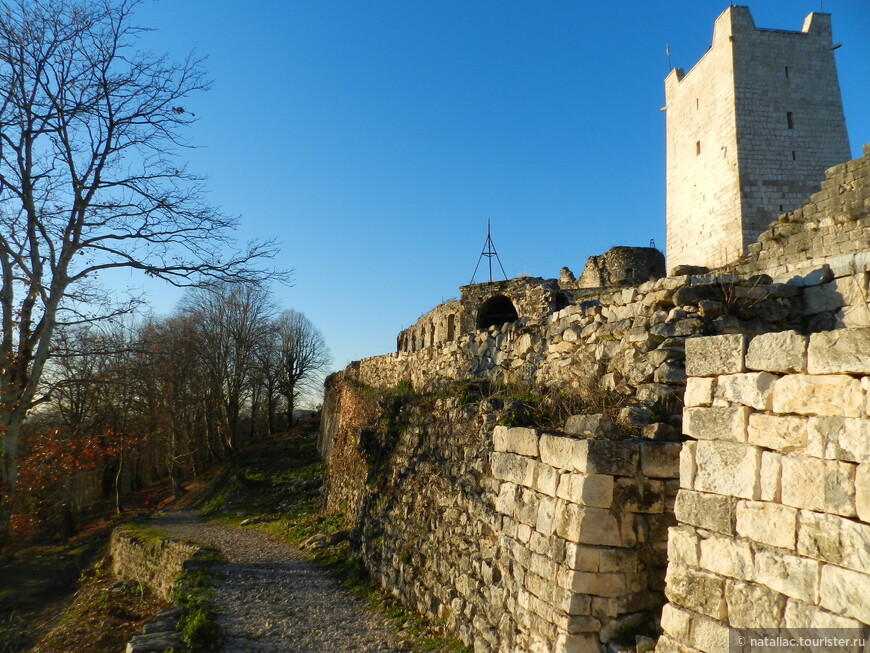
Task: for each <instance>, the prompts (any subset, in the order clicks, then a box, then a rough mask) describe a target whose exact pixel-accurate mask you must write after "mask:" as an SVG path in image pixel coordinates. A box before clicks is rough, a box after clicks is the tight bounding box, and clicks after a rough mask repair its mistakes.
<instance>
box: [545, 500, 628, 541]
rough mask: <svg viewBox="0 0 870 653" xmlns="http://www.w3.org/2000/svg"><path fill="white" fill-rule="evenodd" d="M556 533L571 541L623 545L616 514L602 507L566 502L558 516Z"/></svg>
mask: <svg viewBox="0 0 870 653" xmlns="http://www.w3.org/2000/svg"><path fill="white" fill-rule="evenodd" d="M556 533H557V534H558V535H560V536H562V537H564V538H565V539H566V540H569V541H570V542H581V543H583V544H599V545H604V546H623V542H622V534H621V532H620V526H619V522H618V521H617V519H616V515H615V514H614V513H613V512H612V511H610V510H604V509H602V508H584V507H580V506H577V505H575V504H573V503H566V504H564V505H563V506H561V511H560V513H559V514H558V515H557V516H556Z"/></svg>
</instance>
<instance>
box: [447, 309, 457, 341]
mask: <svg viewBox="0 0 870 653" xmlns="http://www.w3.org/2000/svg"><path fill="white" fill-rule="evenodd" d="M455 336H456V316H455V315H448V316H447V339H448V340H453V338H454V337H455Z"/></svg>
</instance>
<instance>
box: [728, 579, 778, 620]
mask: <svg viewBox="0 0 870 653" xmlns="http://www.w3.org/2000/svg"><path fill="white" fill-rule="evenodd" d="M786 600H787V599H786V597H785V596H784V595H782V594H780V593H778V592H774V591H773V590H770V589H768V588H766V587H763V586H761V585H755V584H753V583H744V582H741V581H737V580H729V581H728V582H727V583H726V584H725V601H726V603H727V604H728V622H729V624H730V625H731V627H732V628H762V627H763V628H771V629H772V628H779V627H780V626H782V625H783V624H784V622H785V607H786Z"/></svg>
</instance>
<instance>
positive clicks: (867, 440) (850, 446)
mask: <svg viewBox="0 0 870 653" xmlns="http://www.w3.org/2000/svg"><path fill="white" fill-rule="evenodd" d="M807 453H808V454H810V455H812V456H816V457H819V458H830V459H835V460H848V461H852V462H859V463H860V462H870V419H866V418H863V417H811V418H810V419H809V421H808V424H807Z"/></svg>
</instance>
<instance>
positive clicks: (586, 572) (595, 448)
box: [321, 147, 870, 653]
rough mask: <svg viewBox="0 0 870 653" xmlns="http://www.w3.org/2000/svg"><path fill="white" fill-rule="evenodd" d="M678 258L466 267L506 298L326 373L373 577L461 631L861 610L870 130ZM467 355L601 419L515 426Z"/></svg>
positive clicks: (508, 638) (695, 639)
mask: <svg viewBox="0 0 870 653" xmlns="http://www.w3.org/2000/svg"><path fill="white" fill-rule="evenodd" d="M680 272H683V274H679V275H677V276H671V277H665V278H660V279H656V280H651V281H645V282H644V283H641V284H639V285H637V286H634V287H629V288H620V289H614V288H591V289H590V288H586V289H582V294H579V292H578V294H577V295H574V294H569V293H568V292H566V287H563V285H560V283H561V284H565V282H566V281H567V282H568V283H577V282H576V281H573V282H572V281H570V280H565V279H562V280H552V281H547V280H512V281H511V282H502V283H501V284H478V285H477V286H474V287H471V289H472V290H473V291H474V293H476V294H474V295H473V296H474V297H476V298H477V300H478V301H481V304H479V305H478V308H479V307H480V306H482V305H483V304H484V303H485V302H486V301H487V300H488V299H489V298H491V297H493V296H504V297H507V298H508V299H510V300H511V303H512V304H513V305H514V306H519V307H520V309H519V310H518V311H517V318H516V319H515V320H513V321H512V322H508V323H506V324H492V325H489V326H487V327H485V328H480V329H472V330H469V331H459V330H458V329H459V326H458V325H459V324H467V323H468V322H464V323H463V322H461V321H457V322H455V323H454V325H455V326H456V328H457V331H456V332H455V333H454V337H453V338H452V339H451V340H445V341H439V340H438V339H437V338H435V339H434V341H432V342H428V343H427V344H426V345H425V346H423V347H421V348H418V349H416V350H412V351H405V350H403V351H399V352H397V353H393V354H389V355H386V356H380V357H376V358H370V359H365V360H362V361H358V362H355V363H353V364H351V365H350V366H349V367H348V368H347V369H346V370H345V371H343V372H341V373H339V374H337V375H333V376H332V377H331V378H330V379H329V381H328V384H327V392H326V397H325V401H324V420H323V431H322V434H321V449H322V451H324V452H325V453H326V454H327V455H328V460H329V470H328V478H327V505H328V507H329V509H331V510H336V511H343V512H344V513H345V516H346V519H347V520H348V522H349V523H350V524H351V525H352V527H353V528H354V530H353V537H352V541H353V544H354V546H356V547H358V548H359V551H360V552H361V555H362V558H363V560H364V561H365V563H366V565H367V567H368V568H369V569H370V571H371V572H372V574H373V575H374V577H375V578H377V579H378V580H379V581H380V582H381V584H382V585H383V586H384V587H385V588H387V589H389V590H391V591H393V592H394V593H395V594H396V595H398V596H400V597H402V598H403V599H404V600H406V601H407V602H409V603H410V604H412V605H414V606H415V607H416V608H418V609H419V610H420V611H421V612H423V613H424V614H427V615H430V616H433V617H437V618H440V619H442V620H443V621H444V622H445V624H446V626H447V628H448V630H449V631H450V632H453V633H455V634H458V635H459V636H461V637H462V639H463V640H464V641H465V642H466V643H468V644H469V645H471V646H472V647H473V649H474V650H475V651H481V652H483V651H535V652H544V651H559V652H568V651H599V650H604V649H605V645H607V644H609V643H620V644H626V645H627V644H634V642H635V640H634V638H635V637H636V636H638V635H643V634H648V635H657V634H659V633H660V632H663V635H662V637H661V638H660V639H659V643H658V650H661V651H705V652H709V653H712V652H714V651H724V650H728V637H729V636H733V635H731V633H732V632H735V631H736V630H737V629H743V628H748V627H754V628H769V629H773V630H772V632H775V633H783V634H788V633H790V632H794V631H793V630H792V629H796V628H809V627H856V628H861V627H864V628H866V627H867V626H868V624H870V605H868V603H867V601H868V599H867V597H868V596H870V562H868V560H870V521H868V520H870V514H868V512H870V508H868V506H870V483H868V478H870V471H868V470H870V329H867V328H866V326H867V324H868V323H870V304H868V277H870V149H868V148H867V147H865V155H864V157H862V158H861V159H857V160H855V161H851V162H848V163H846V164H843V165H840V166H835V167H834V168H831V169H829V170H828V172H827V178H826V180H825V182H824V183H823V185H822V190H821V191H820V192H819V193H817V194H815V195H813V197H812V198H811V200H810V202H809V203H807V204H806V205H804V206H803V207H802V208H801V209H798V210H797V211H795V212H792V213H787V214H784V215H783V216H782V217H781V218H780V219H779V220H778V221H777V222H775V223H774V224H773V225H771V227H770V229H769V230H768V231H767V232H765V233H764V234H762V236H761V238H760V240H759V242H758V243H757V244H756V245H753V246H751V247H750V251H749V254H748V255H746V256H745V257H742V258H741V260H739V261H738V262H736V263H735V264H733V265H732V266H730V267H729V268H724V269H719V270H714V271H708V270H705V269H702V268H694V269H693V268H684V269H683V270H680ZM564 276H567V275H563V277H564ZM523 284H527V286H529V289H528V291H527V294H526V295H525V296H526V297H528V298H535V297H537V299H529V301H528V304H525V303H524V301H525V300H523V299H521V298H519V297H520V296H519V295H517V298H516V300H515V301H514V296H513V294H512V293H514V292H515V290H516V289H517V288H519V287H521V286H522V285H523ZM463 290H464V291H465V290H466V289H463ZM567 290H568V291H570V290H572V288H570V287H568V288H567ZM578 291H579V289H578ZM559 292H564V293H565V294H566V295H567V296H568V297H569V300H570V302H569V304H568V305H567V306H565V307H563V308H559V309H556V308H555V303H550V301H551V300H552V301H553V302H555V297H556V295H557V293H559ZM465 297H467V298H469V301H468V302H467V303H466V305H465V306H464V308H463V310H464V311H465V315H466V318H467V319H472V318H475V317H477V316H475V314H474V312H473V310H472V308H473V304H472V303H471V302H470V298H471V297H472V294H471V293H466V294H465ZM465 297H464V299H465ZM545 299H546V300H545ZM462 301H463V300H457V302H459V304H458V305H460V306H461V302H462ZM535 302H537V304H536V303H535ZM526 305H530V306H538V307H539V308H538V309H535V310H541V311H543V314H536V313H533V312H531V311H530V313H532V314H531V315H527V316H523V313H522V312H523V310H525V309H524V308H523V306H526ZM456 306H457V305H454V306H453V307H452V308H455V307H456ZM541 307H543V308H541ZM436 310H437V309H436ZM547 311H551V312H549V314H547ZM424 317H425V316H424ZM455 319H457V320H458V318H455ZM436 334H437V330H436ZM482 380H485V381H487V382H489V383H491V384H493V385H494V386H497V387H503V386H509V387H520V388H529V389H531V390H533V391H535V392H539V393H546V392H550V391H553V392H556V391H558V392H562V393H565V394H568V395H583V394H585V395H587V397H588V398H591V399H592V400H593V401H594V400H595V399H596V397H597V398H598V399H601V397H602V394H603V395H604V396H605V397H606V398H607V403H608V406H610V407H612V405H613V403H614V402H615V403H616V404H617V407H618V408H619V410H618V411H616V412H615V413H614V412H613V411H611V414H612V416H613V417H614V419H615V421H616V424H613V423H612V422H611V421H610V420H609V418H607V417H606V416H603V415H591V416H590V415H586V416H582V415H574V416H571V417H569V418H568V419H567V420H566V421H565V422H564V423H562V424H559V425H555V426H556V428H549V429H540V428H527V427H518V426H513V425H512V420H514V419H515V417H516V415H517V412H516V405H515V404H516V403H517V400H516V399H514V398H512V397H511V396H510V394H509V393H502V394H498V393H496V394H495V395H475V394H473V392H471V391H470V390H469V388H473V387H474V384H475V383H478V382H481V381H482ZM597 408H598V406H597V405H593V412H594V413H598V412H600V411H599V410H598V409H597ZM678 458H679V460H678ZM677 479H679V481H678V482H677ZM669 528H670V536H668V534H667V531H668V529H669ZM665 569H666V570H667V571H666V579H665ZM662 604H665V605H664V608H663V610H662V608H661V606H662ZM659 618H660V623H659ZM659 626H660V627H661V631H660V630H659Z"/></svg>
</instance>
